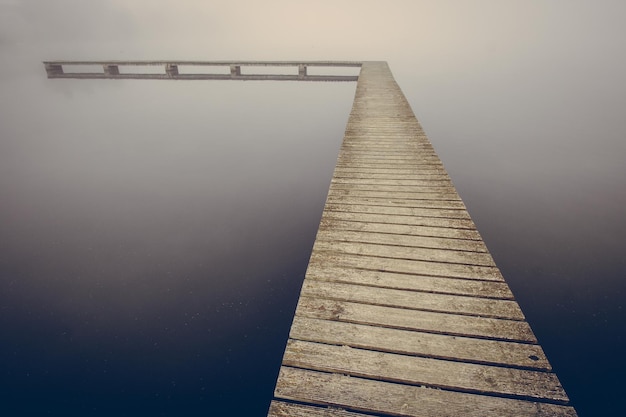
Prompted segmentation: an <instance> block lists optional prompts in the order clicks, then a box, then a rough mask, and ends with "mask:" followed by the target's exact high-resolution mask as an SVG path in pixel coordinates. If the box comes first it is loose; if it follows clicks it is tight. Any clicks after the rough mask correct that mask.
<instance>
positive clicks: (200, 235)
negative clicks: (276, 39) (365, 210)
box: [0, 74, 626, 416]
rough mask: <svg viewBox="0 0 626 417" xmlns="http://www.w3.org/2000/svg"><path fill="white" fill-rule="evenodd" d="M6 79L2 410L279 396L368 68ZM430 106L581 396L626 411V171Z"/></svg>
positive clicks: (184, 405) (148, 409) (463, 183)
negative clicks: (291, 73) (583, 162)
mask: <svg viewBox="0 0 626 417" xmlns="http://www.w3.org/2000/svg"><path fill="white" fill-rule="evenodd" d="M400 81H402V80H401V79H400ZM401 84H402V83H401ZM403 88H404V89H405V91H412V90H410V87H409V90H407V87H405V86H404V85H403ZM3 89H4V91H6V92H7V93H8V94H7V95H5V97H17V96H19V97H21V99H20V100H19V101H12V100H8V99H6V98H5V99H3V100H2V101H0V111H1V112H0V113H1V114H2V116H0V117H1V118H2V119H1V121H2V122H1V124H0V132H1V142H0V147H1V149H0V312H1V314H0V334H2V339H1V340H0V358H2V365H1V369H2V373H1V374H0V375H1V376H0V392H1V393H2V394H0V395H1V401H0V413H1V414H2V415H7V416H9V415H11V416H12V415H25V416H26V415H54V416H56V415H59V416H61V415H62V416H79V415H80V416H105V415H117V416H137V415H164V416H195V415H214V414H217V413H218V412H225V411H228V412H229V414H230V415H248V416H261V415H264V413H265V411H266V407H267V405H268V403H269V400H270V398H271V394H272V390H273V384H274V381H275V378H276V374H277V371H278V367H279V364H280V360H281V356H282V350H283V347H284V344H285V341H286V338H287V333H288V329H289V325H290V323H291V318H292V313H293V310H294V308H295V303H296V301H297V295H298V292H299V288H300V285H301V281H302V279H303V276H304V272H305V268H306V264H307V260H308V256H309V253H310V250H311V247H312V244H313V240H314V237H315V232H316V230H317V225H318V222H319V218H320V215H321V211H322V208H323V204H324V199H325V196H326V191H327V188H328V184H329V181H330V178H331V175H332V170H333V167H334V164H335V158H336V155H337V151H338V149H339V146H340V143H341V139H342V136H343V130H344V127H345V122H346V120H347V116H348V113H349V111H350V107H351V102H352V97H353V93H354V84H349V83H346V84H335V83H332V84H330V83H328V84H324V83H320V84H307V83H262V82H260V83H259V82H246V83H236V82H217V83H212V82H203V83H185V82H158V81H157V82H154V81H141V82H133V81H120V82H117V81H116V82H112V81H106V80H105V81H82V80H73V81H66V80H56V81H49V80H45V79H44V77H43V75H42V74H36V75H35V74H33V75H31V76H25V77H15V78H14V79H12V80H11V82H10V83H9V82H5V84H4V85H3ZM407 96H409V99H410V100H411V101H412V102H413V103H416V102H417V103H419V102H420V101H419V97H413V96H411V94H409V93H407ZM436 104H437V103H435V105H436ZM420 107H421V106H420V105H418V106H416V107H415V108H414V109H415V111H416V113H417V114H418V117H419V118H420V119H421V120H422V123H423V124H424V127H425V128H426V130H427V132H428V133H429V135H430V137H431V140H432V142H433V143H434V145H435V147H436V148H437V150H438V151H439V153H440V155H441V157H442V159H443V160H444V163H445V164H446V167H447V168H448V170H449V171H450V174H451V175H452V177H453V180H454V181H455V184H456V185H457V187H458V190H459V192H460V193H461V195H462V196H463V198H464V200H465V202H466V204H467V205H468V207H469V209H470V212H471V214H472V216H473V218H474V220H475V221H476V223H477V224H478V227H479V230H480V231H481V233H482V234H483V236H484V238H485V240H486V242H487V245H488V246H489V248H490V249H491V251H492V253H493V255H494V257H495V259H496V262H497V263H498V264H499V266H500V267H501V269H502V271H503V273H504V275H505V277H506V278H507V281H508V282H509V284H510V286H511V287H512V289H513V291H514V293H515V294H516V297H517V298H518V301H519V303H520V305H521V306H522V309H523V310H524V312H525V314H526V315H527V317H528V319H529V321H530V323H531V325H532V327H533V329H534V330H535V332H536V333H537V336H538V337H539V340H540V341H541V343H542V345H543V347H544V349H545V350H546V352H547V354H548V357H549V358H550V360H551V362H552V364H553V365H554V367H555V369H556V371H557V372H558V374H559V376H560V377H561V379H562V382H563V384H564V386H565V388H566V390H567V391H568V393H569V394H570V396H571V397H572V400H573V402H574V405H575V406H577V408H578V410H579V412H580V415H581V416H594V415H610V414H611V413H613V415H615V414H616V413H618V410H619V407H623V406H622V405H620V404H618V401H617V398H619V394H620V393H621V391H622V390H623V388H624V383H623V382H622V381H621V375H622V374H623V371H624V370H625V369H626V366H625V365H626V364H625V363H624V359H623V354H622V352H623V351H624V348H625V347H626V346H625V345H626V343H625V342H624V339H623V331H622V327H623V324H622V323H624V319H626V315H625V314H624V311H623V309H622V301H623V297H624V287H625V285H624V271H625V270H626V268H625V265H624V257H623V254H622V252H623V248H624V247H625V246H624V244H625V242H624V237H623V236H625V233H624V232H626V230H625V229H626V226H625V223H624V221H623V218H622V216H623V203H626V201H625V199H624V191H623V190H622V188H620V187H619V185H620V184H621V183H622V182H623V177H622V175H621V174H622V173H623V172H624V171H623V168H621V165H619V164H617V163H616V162H615V161H617V159H616V158H608V159H605V163H604V164H602V167H600V168H594V169H596V171H594V172H591V173H590V175H589V176H585V177H584V179H585V180H586V181H587V182H585V181H584V180H583V179H581V178H580V177H579V176H577V175H576V173H577V172H580V171H573V172H571V173H569V172H563V170H564V169H565V168H564V167H567V166H569V165H568V164H563V165H560V166H559V165H558V159H559V158H564V156H563V155H564V153H565V157H567V156H568V155H567V154H568V152H574V151H572V150H562V149H561V150H559V149H552V148H550V146H554V145H549V144H543V146H545V152H544V153H542V155H545V158H553V159H556V160H557V161H556V162H554V163H553V164H552V166H553V167H554V166H555V164H556V167H557V168H558V169H556V168H555V170H554V171H550V170H542V167H545V166H546V165H545V164H542V161H541V160H539V161H537V160H536V159H534V158H535V155H536V154H534V153H533V152H534V151H536V146H539V145H538V144H537V143H533V142H532V140H531V141H528V140H525V141H522V140H520V141H517V140H516V139H517V138H515V137H513V138H507V139H506V140H504V139H501V138H497V137H493V138H489V137H487V138H484V137H483V138H482V140H483V142H480V141H477V140H473V141H471V145H472V146H469V145H468V140H467V138H466V137H459V134H458V132H457V131H455V130H454V129H452V128H450V127H449V124H447V123H445V122H444V121H443V120H442V119H440V118H444V117H445V115H441V114H440V115H437V114H430V113H429V112H428V109H427V108H420ZM424 107H426V106H424ZM422 113H423V114H422ZM29 115H33V117H29ZM456 123H458V124H466V126H465V129H466V130H467V131H471V130H472V123H471V120H470V117H469V116H468V120H458V121H456ZM527 133H528V132H527ZM487 149H489V151H488V152H487V151H486V150H487ZM585 150H588V149H587V148H585V146H584V145H583V149H580V147H579V148H578V150H577V151H576V152H580V153H583V152H584V151H585ZM520 155H521V156H520ZM524 156H527V158H526V159H524ZM529 160H532V161H535V162H536V163H537V167H536V169H529V167H527V166H526V167H523V166H520V165H523V162H520V161H526V162H527V161H529ZM590 169H591V168H590ZM592 174H595V175H592ZM568 175H569V179H568ZM555 177H556V180H555V179H554V178H555ZM555 181H561V182H557V183H555ZM555 190H556V191H555Z"/></svg>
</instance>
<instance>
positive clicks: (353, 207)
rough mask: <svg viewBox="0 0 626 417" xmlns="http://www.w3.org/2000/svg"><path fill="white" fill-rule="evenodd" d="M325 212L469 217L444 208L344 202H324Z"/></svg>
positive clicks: (459, 211) (465, 213) (458, 211)
mask: <svg viewBox="0 0 626 417" xmlns="http://www.w3.org/2000/svg"><path fill="white" fill-rule="evenodd" d="M324 210H325V211H343V212H348V213H371V214H385V215H394V216H415V217H438V218H448V219H465V220H469V219H470V216H469V214H468V213H467V211H465V210H457V209H445V208H440V207H436V208H429V207H389V206H373V205H361V204H348V203H344V202H340V203H332V202H330V201H327V202H326V207H325V209H324Z"/></svg>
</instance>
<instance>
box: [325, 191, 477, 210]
mask: <svg viewBox="0 0 626 417" xmlns="http://www.w3.org/2000/svg"><path fill="white" fill-rule="evenodd" d="M326 202H327V203H329V204H355V205H361V206H378V207H409V208H411V207H412V208H438V209H444V210H463V211H466V210H465V204H463V202H462V201H458V200H456V201H454V200H453V201H450V200H405V199H400V198H379V197H358V196H351V195H329V196H328V197H327V199H326Z"/></svg>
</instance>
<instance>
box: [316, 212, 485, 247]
mask: <svg viewBox="0 0 626 417" xmlns="http://www.w3.org/2000/svg"><path fill="white" fill-rule="evenodd" d="M325 229H328V230H351V231H357V232H372V233H388V234H396V235H406V236H423V237H438V238H449V239H465V240H475V241H481V240H480V234H479V233H478V231H477V230H470V229H451V228H446V227H431V226H412V225H406V224H389V223H368V222H362V221H355V220H343V219H341V218H338V217H337V216H333V214H332V213H326V214H325V215H324V217H323V218H322V221H321V223H320V230H325ZM481 242H482V241H481Z"/></svg>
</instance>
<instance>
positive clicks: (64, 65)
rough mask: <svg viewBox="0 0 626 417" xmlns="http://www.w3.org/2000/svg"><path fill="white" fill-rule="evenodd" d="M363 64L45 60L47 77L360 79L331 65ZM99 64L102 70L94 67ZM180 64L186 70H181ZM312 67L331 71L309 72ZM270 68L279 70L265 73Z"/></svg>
mask: <svg viewBox="0 0 626 417" xmlns="http://www.w3.org/2000/svg"><path fill="white" fill-rule="evenodd" d="M361 65H362V63H361V62H354V61H44V66H45V68H46V72H47V74H48V78H78V79H104V78H108V79H153V80H167V79H172V80H273V81H357V80H358V79H359V77H358V75H343V74H332V72H333V71H332V69H334V68H350V67H359V68H360V67H361ZM100 66H101V67H102V71H101V72H99V71H93V69H94V68H98V67H100ZM154 67H161V68H162V72H159V71H158V70H157V72H155V68H154ZM181 67H184V68H185V70H186V71H185V72H181V71H180V69H181ZM224 67H226V68H224ZM284 67H287V68H289V67H290V68H291V69H293V74H290V73H284V69H285V68H284ZM311 67H317V68H318V69H319V70H321V69H325V70H327V71H328V73H326V74H324V73H323V71H322V74H309V71H308V70H309V68H311ZM142 68H143V70H144V72H141V70H142ZM260 68H263V70H262V71H261V72H259V69H260ZM268 68H270V69H274V70H275V71H276V73H272V72H269V73H265V72H264V71H267V69H268ZM77 69H78V70H77ZM81 69H82V71H81ZM194 69H197V71H194ZM85 70H91V71H85ZM224 70H226V71H224ZM279 70H283V71H279Z"/></svg>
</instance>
